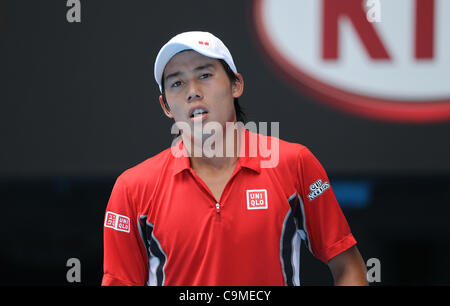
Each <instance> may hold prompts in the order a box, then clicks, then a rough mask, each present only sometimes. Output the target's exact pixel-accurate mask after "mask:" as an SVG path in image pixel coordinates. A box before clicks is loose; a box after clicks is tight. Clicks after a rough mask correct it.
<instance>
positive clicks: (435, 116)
mask: <svg viewBox="0 0 450 306" xmlns="http://www.w3.org/2000/svg"><path fill="white" fill-rule="evenodd" d="M253 10H254V12H253V16H254V21H255V25H256V26H255V28H256V33H257V36H258V38H259V41H260V42H261V45H262V49H263V50H264V51H265V54H266V55H267V57H268V58H269V59H270V62H272V63H273V66H274V67H275V68H277V70H278V71H279V72H281V73H282V74H283V75H284V76H287V77H288V78H287V79H288V80H291V81H293V84H294V85H295V87H296V88H299V89H301V90H302V91H304V90H307V91H309V92H310V93H312V94H313V95H314V96H315V97H316V98H318V100H320V101H325V102H328V103H329V104H330V105H333V106H336V107H339V108H340V109H343V110H345V111H349V112H353V113H356V114H358V115H362V116H366V117H371V118H377V119H383V120H390V121H403V122H430V121H442V120H449V119H450V18H449V17H448V16H449V15H450V1H448V0H395V1H393V0H385V1H383V0H255V1H254V7H253Z"/></svg>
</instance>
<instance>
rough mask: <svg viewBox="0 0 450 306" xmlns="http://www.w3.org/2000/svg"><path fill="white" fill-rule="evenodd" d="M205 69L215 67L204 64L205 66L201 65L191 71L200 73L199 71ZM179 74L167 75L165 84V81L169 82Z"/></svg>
mask: <svg viewBox="0 0 450 306" xmlns="http://www.w3.org/2000/svg"><path fill="white" fill-rule="evenodd" d="M207 68H215V67H214V65H213V64H205V65H201V66H198V67H196V68H194V69H193V70H192V71H200V70H203V69H207ZM180 74H182V73H181V72H180V71H177V72H174V73H171V74H169V75H168V76H166V78H165V82H167V80H169V79H170V78H174V77H177V76H179V75H180Z"/></svg>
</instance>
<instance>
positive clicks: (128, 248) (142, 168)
mask: <svg viewBox="0 0 450 306" xmlns="http://www.w3.org/2000/svg"><path fill="white" fill-rule="evenodd" d="M241 135H244V136H245V137H241V156H240V157H239V159H238V162H237V163H236V167H235V170H234V172H233V174H232V175H231V178H230V179H229V181H228V182H227V184H226V186H225V189H224V190H223V193H222V195H221V198H220V199H217V200H216V199H215V198H214V196H213V194H212V193H211V191H210V190H209V188H208V186H207V185H206V184H205V183H204V182H203V181H202V179H201V178H200V177H198V176H197V174H196V173H195V171H194V170H193V169H192V168H191V167H190V162H189V158H188V157H187V156H178V157H177V156H175V155H174V154H173V153H172V150H171V148H169V149H166V150H165V151H163V152H161V153H159V154H158V155H156V156H154V157H152V158H150V159H147V160H146V161H144V162H142V163H140V164H139V165H137V166H135V167H133V168H131V169H128V170H127V171H125V172H124V173H122V174H121V175H120V176H119V177H118V179H117V181H116V183H115V185H114V188H113V191H112V194H111V197H110V199H109V203H108V207H107V209H106V215H105V222H104V276H103V281H102V285H299V284H300V275H299V264H300V256H299V253H300V244H301V242H303V243H305V245H306V247H307V248H308V249H309V250H310V251H311V252H312V253H313V255H315V256H316V257H317V258H319V259H320V260H322V261H323V262H325V263H327V262H328V260H330V259H331V258H332V257H334V256H336V255H337V254H339V253H341V252H343V251H345V250H346V249H348V248H349V247H351V246H353V245H354V244H355V243H356V241H355V239H354V238H353V236H352V234H351V232H350V228H349V226H348V224H347V221H346V219H345V217H344V215H343V214H342V211H341V209H340V207H339V205H338V203H337V201H336V198H335V196H334V193H333V190H332V188H331V186H330V183H329V179H328V177H327V175H326V173H325V171H324V169H323V167H322V166H321V164H320V163H319V162H318V161H317V159H316V158H315V157H314V156H313V154H312V153H311V152H310V151H309V150H308V149H307V148H306V147H305V146H302V145H300V144H296V143H289V142H286V141H283V140H279V139H278V138H273V137H269V136H263V135H261V134H255V133H252V132H250V131H248V130H244V132H243V134H241ZM252 137H256V139H258V140H259V141H258V144H257V147H258V150H256V153H255V151H251V150H252V148H255V146H252V143H253V142H252V141H253V140H252V139H255V138H252ZM272 141H273V142H272ZM267 144H269V147H270V144H272V147H271V148H276V147H275V146H274V144H276V146H278V149H277V152H278V154H277V155H278V156H277V158H275V159H273V160H274V162H273V163H272V164H269V166H267V163H266V164H264V162H267V161H268V160H270V158H271V157H264V156H267V150H263V148H264V146H265V145H267ZM175 147H177V148H180V149H181V152H186V151H185V148H183V142H182V141H179V142H178V144H177V145H176V146H175ZM178 152H180V151H178ZM272 152H275V151H272ZM244 153H245V154H244ZM273 156H274V155H273V154H272V157H273Z"/></svg>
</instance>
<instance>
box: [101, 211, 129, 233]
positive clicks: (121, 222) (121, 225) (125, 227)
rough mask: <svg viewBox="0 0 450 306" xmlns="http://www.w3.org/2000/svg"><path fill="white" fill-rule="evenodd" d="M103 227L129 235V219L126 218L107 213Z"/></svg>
mask: <svg viewBox="0 0 450 306" xmlns="http://www.w3.org/2000/svg"><path fill="white" fill-rule="evenodd" d="M105 227H109V228H112V229H114V230H116V231H120V232H125V233H129V232H130V218H128V217H127V216H123V215H119V214H116V213H113V212H110V211H107V212H106V217H105Z"/></svg>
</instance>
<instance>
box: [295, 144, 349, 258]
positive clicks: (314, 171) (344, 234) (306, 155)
mask: <svg viewBox="0 0 450 306" xmlns="http://www.w3.org/2000/svg"><path fill="white" fill-rule="evenodd" d="M298 178H299V181H298V189H299V190H298V191H299V195H300V197H301V201H300V202H301V205H302V212H303V214H304V222H305V234H306V236H305V237H306V238H307V243H308V247H309V249H310V251H311V252H312V253H313V255H314V256H315V257H317V258H318V259H320V260H321V261H323V262H324V263H328V261H329V260H330V259H331V258H333V257H335V256H336V255H338V254H340V253H342V252H344V251H345V250H347V249H348V248H350V247H351V246H353V245H355V244H356V240H355V238H354V237H353V235H352V233H351V231H350V227H349V225H348V223H347V220H346V219H345V216H344V214H343V212H342V210H341V208H340V207H339V204H338V202H337V200H336V196H335V195H334V192H333V189H332V187H331V185H330V180H329V179H328V176H327V174H326V172H325V170H324V168H323V167H322V165H321V164H320V162H319V161H318V160H317V158H316V157H315V156H314V155H313V154H312V153H311V151H310V150H309V149H308V148H306V147H303V146H302V148H301V149H300V151H299V155H298Z"/></svg>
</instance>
